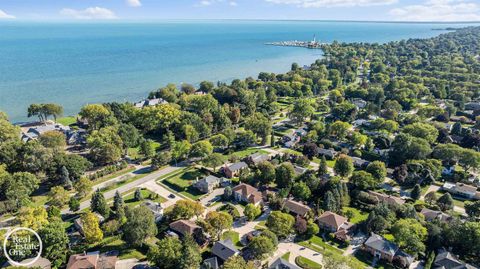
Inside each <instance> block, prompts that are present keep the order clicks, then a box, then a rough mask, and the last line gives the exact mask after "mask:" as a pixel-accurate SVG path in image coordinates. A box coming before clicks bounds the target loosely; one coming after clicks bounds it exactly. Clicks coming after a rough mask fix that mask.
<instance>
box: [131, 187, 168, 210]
mask: <svg viewBox="0 0 480 269" xmlns="http://www.w3.org/2000/svg"><path fill="white" fill-rule="evenodd" d="M140 193H141V194H142V197H143V199H148V200H152V201H154V202H157V203H165V202H166V201H167V199H166V198H164V197H162V196H160V195H158V194H156V193H154V192H152V191H150V190H147V189H141V190H140ZM123 200H124V201H125V205H128V206H131V207H135V206H137V205H139V204H141V203H142V202H143V201H137V200H135V192H131V193H129V194H127V195H126V196H124V197H123Z"/></svg>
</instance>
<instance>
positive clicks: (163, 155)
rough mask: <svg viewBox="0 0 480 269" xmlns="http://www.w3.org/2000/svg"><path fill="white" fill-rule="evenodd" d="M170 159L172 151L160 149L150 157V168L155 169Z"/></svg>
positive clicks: (167, 162)
mask: <svg viewBox="0 0 480 269" xmlns="http://www.w3.org/2000/svg"><path fill="white" fill-rule="evenodd" d="M171 161H172V153H171V152H170V151H160V152H158V153H157V154H155V156H154V157H153V158H152V168H153V169H155V170H157V169H159V168H160V167H162V166H165V165H167V164H169V163H170V162H171Z"/></svg>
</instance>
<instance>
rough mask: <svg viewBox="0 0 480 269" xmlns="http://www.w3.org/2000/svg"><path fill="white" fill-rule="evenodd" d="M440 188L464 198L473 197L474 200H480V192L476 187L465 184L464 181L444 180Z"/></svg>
mask: <svg viewBox="0 0 480 269" xmlns="http://www.w3.org/2000/svg"><path fill="white" fill-rule="evenodd" d="M442 189H443V190H445V191H447V192H449V193H451V194H454V195H458V196H461V197H463V198H466V199H475V200H480V192H478V191H477V187H475V186H471V185H467V184H464V183H460V182H457V183H451V182H445V184H443V186H442Z"/></svg>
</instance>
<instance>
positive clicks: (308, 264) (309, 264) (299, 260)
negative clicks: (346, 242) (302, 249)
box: [295, 256, 322, 269]
mask: <svg viewBox="0 0 480 269" xmlns="http://www.w3.org/2000/svg"><path fill="white" fill-rule="evenodd" d="M295 263H296V264H297V265H298V266H300V267H302V268H303V269H321V268H322V265H321V264H318V263H316V262H314V261H312V260H310V259H307V258H305V257H302V256H298V257H296V258H295Z"/></svg>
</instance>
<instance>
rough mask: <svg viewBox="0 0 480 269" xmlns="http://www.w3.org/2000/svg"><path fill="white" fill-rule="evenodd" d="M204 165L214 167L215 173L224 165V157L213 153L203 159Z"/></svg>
mask: <svg viewBox="0 0 480 269" xmlns="http://www.w3.org/2000/svg"><path fill="white" fill-rule="evenodd" d="M202 162H203V164H204V165H205V166H208V167H212V168H213V171H214V172H215V171H216V170H217V167H218V166H220V165H222V164H223V162H224V157H223V155H222V154H220V153H216V152H215V153H212V154H210V155H208V156H207V157H206V158H205V159H203V161H202Z"/></svg>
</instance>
